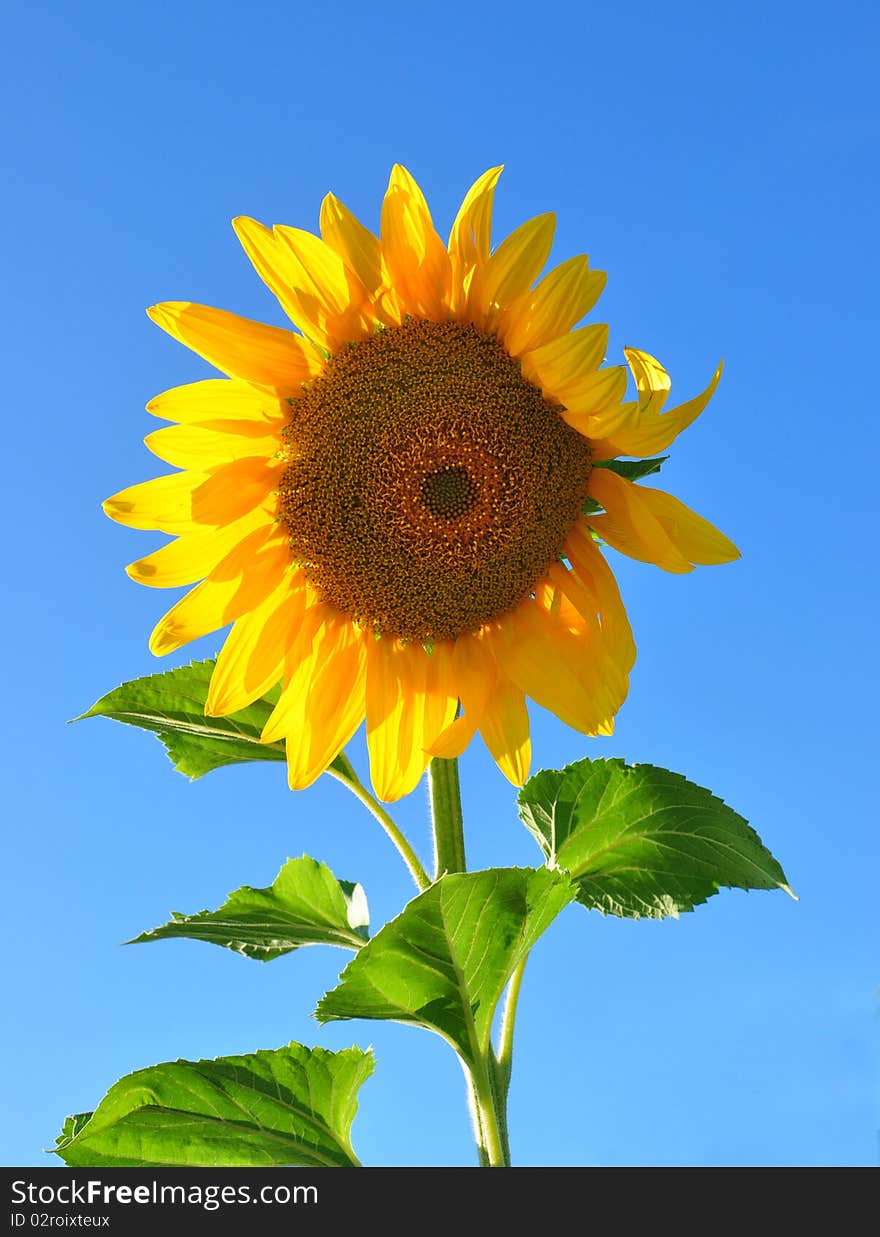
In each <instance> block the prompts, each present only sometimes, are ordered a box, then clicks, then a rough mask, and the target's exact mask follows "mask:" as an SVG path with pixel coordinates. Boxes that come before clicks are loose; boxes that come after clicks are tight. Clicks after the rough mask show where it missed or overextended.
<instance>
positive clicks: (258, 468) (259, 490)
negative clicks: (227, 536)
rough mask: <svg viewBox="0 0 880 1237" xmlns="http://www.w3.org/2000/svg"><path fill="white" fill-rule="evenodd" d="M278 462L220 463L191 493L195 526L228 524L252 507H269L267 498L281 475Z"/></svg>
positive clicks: (251, 460)
mask: <svg viewBox="0 0 880 1237" xmlns="http://www.w3.org/2000/svg"><path fill="white" fill-rule="evenodd" d="M284 468H285V465H284V462H283V461H281V460H266V459H256V460H255V459H244V460H233V462H232V463H231V464H222V465H221V466H220V467H219V468H217V469H215V470H214V471H213V472H212V473H211V474H210V475H209V476H207V477H205V478H204V479H203V480H202V483H201V485H199V486H197V488H196V489H194V490H193V493H192V504H191V518H192V522H193V523H194V524H214V525H220V524H228V523H229V521H230V520H234V519H237V517H238V516H240V515H244V514H245V513H246V512H248V511H250V510H252V509H253V508H256V507H259V506H263V505H264V504H265V505H266V509H267V510H268V509H270V508H271V507H272V502H271V499H270V498H269V496H270V494H271V493H272V491H273V490H274V489H275V487H276V486H277V485H278V482H279V480H280V478H281V476H282V474H283V472H284Z"/></svg>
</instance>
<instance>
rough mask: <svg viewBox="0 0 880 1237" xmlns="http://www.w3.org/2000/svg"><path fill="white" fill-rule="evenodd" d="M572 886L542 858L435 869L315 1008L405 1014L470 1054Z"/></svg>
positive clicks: (326, 1016) (335, 1014)
mask: <svg viewBox="0 0 880 1237" xmlns="http://www.w3.org/2000/svg"><path fill="white" fill-rule="evenodd" d="M573 896H574V890H573V889H572V886H571V882H570V881H569V879H568V877H567V876H564V875H562V874H561V873H559V872H551V871H549V870H548V869H546V868H544V869H542V868H538V869H534V868H491V869H489V870H488V871H485V872H468V873H459V874H455V875H448V876H444V877H443V878H442V879H441V880H439V881H437V882H436V884H434V885H432V886H431V888H430V889H427V890H426V891H425V892H424V893H421V894H419V896H418V897H417V898H414V899H413V900H412V902H410V903H409V904H408V905H407V906H406V907H405V908H404V909H403V911H402V912H401V914H400V915H398V916H397V918H396V919H393V920H392V921H391V922H390V923H388V924H386V925H385V927H384V928H382V929H380V931H379V932H377V934H376V935H375V936H374V937H373V939H372V940H371V941H370V943H369V944H368V945H365V946H364V947H363V949H362V950H361V951H360V953H358V954H357V956H356V957H355V958H354V959H353V960H352V961H351V962H350V963H349V964H348V966H347V967H346V968H345V970H344V971H343V972H342V975H341V976H340V983H339V986H338V987H337V988H334V989H333V990H332V991H331V992H328V993H327V995H326V996H325V997H324V998H323V1000H322V1001H321V1002H320V1004H319V1005H318V1008H317V1010H316V1011H315V1017H316V1018H317V1019H318V1021H319V1022H329V1021H331V1020H334V1019H343V1018H391V1019H394V1020H395V1021H397V1022H408V1023H414V1024H415V1025H417V1026H422V1027H427V1028H428V1029H429V1030H432V1031H436V1032H437V1033H438V1034H439V1035H442V1036H443V1037H444V1039H446V1040H448V1041H449V1042H450V1043H451V1044H452V1045H453V1047H455V1048H456V1049H457V1050H458V1052H459V1053H460V1054H461V1056H462V1058H463V1059H464V1060H465V1061H466V1062H468V1063H469V1064H474V1063H475V1062H476V1060H477V1058H478V1057H479V1056H480V1055H482V1054H485V1052H486V1050H487V1048H488V1046H489V1043H490V1035H491V1030H492V1019H493V1016H494V1014H495V1009H496V1007H497V1005H498V1001H499V999H500V997H501V994H502V992H503V991H504V988H505V985H506V984H507V981H508V980H509V979H510V976H511V975H512V973H513V971H514V970H515V968H516V966H517V964H518V963H519V962H520V961H522V959H523V958H525V956H526V955H527V954H528V951H529V950H530V949H531V948H532V946H533V945H534V943H535V941H536V940H537V939H538V937H539V936H540V935H541V933H542V932H543V931H544V930H545V928H547V927H548V926H549V924H550V923H551V922H552V921H553V919H555V918H556V916H557V915H558V914H559V912H560V911H561V910H562V908H563V907H564V906H566V905H567V904H568V903H569V902H570V901H571V900H572V898H573Z"/></svg>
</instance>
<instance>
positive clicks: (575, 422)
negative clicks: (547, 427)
mask: <svg viewBox="0 0 880 1237" xmlns="http://www.w3.org/2000/svg"><path fill="white" fill-rule="evenodd" d="M626 382H627V375H626V370H625V369H624V367H623V366H622V365H611V366H608V367H607V368H605V369H598V370H596V372H595V373H594V374H591V375H590V376H589V377H587V378H583V379H581V380H580V381H579V382H578V383H577V384H575V383H572V384H571V386H570V387H568V388H567V389H564V390H562V391H560V392H559V393H558V394H557V395H556V396H555V398H557V399H558V400H559V401H560V402H561V403H563V404H564V405H565V407H564V408H563V409H562V411H561V412H560V414H559V415H560V416H561V417H562V419H563V421H565V422H567V424H568V425H570V426H571V427H572V429H576V430H577V431H578V432H579V433H581V434H585V435H586V436H587V438H592V437H594V435H595V434H596V431H597V430H598V429H599V428H603V427H604V425H605V424H607V418H608V417H609V415H610V416H611V417H612V418H613V421H612V424H613V425H617V424H618V421H619V418H620V417H622V416H626V417H628V415H629V414H628V413H626V411H625V410H624V411H621V404H620V401H621V399H622V398H623V396H624V394H625V393H626Z"/></svg>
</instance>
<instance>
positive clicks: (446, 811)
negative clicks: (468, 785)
mask: <svg viewBox="0 0 880 1237" xmlns="http://www.w3.org/2000/svg"><path fill="white" fill-rule="evenodd" d="M428 795H429V797H430V800H431V824H432V826H433V830H434V880H439V878H440V877H441V876H442V875H443V873H444V872H466V871H467V862H466V859H465V853H464V822H463V819H462V814H461V787H460V785H459V781H458V760H443V759H442V758H440V757H439V756H435V757H434V759H433V760H432V761H431V763H430V764H429V765H428Z"/></svg>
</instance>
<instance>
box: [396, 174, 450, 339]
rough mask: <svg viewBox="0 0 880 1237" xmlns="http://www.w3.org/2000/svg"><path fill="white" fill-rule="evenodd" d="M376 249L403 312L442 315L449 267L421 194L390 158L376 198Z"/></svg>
mask: <svg viewBox="0 0 880 1237" xmlns="http://www.w3.org/2000/svg"><path fill="white" fill-rule="evenodd" d="M381 233H382V254H383V256H384V259H385V265H386V267H387V268H388V272H389V274H390V276H391V283H392V286H393V287H394V289H395V291H396V293H397V296H398V300H399V302H400V304H401V307H402V308H403V310H404V311H405V312H406V313H410V314H413V315H421V316H423V317H426V318H435V319H442V318H443V317H445V315H446V313H447V312H448V307H449V297H450V291H451V285H452V268H451V264H450V260H449V254H448V252H447V250H446V246H445V245H444V244H443V242H442V240H441V239H440V237H439V236H438V235H437V233H436V231H435V229H434V224H433V222H432V220H431V212H430V211H429V210H428V203H427V202H426V201H425V195H424V194H423V193H422V191H421V189H420V188H419V186H418V185H417V184H416V182H415V181H414V180H413V178H412V176H411V175H410V174H409V172H408V171H407V170H406V168H404V167H401V166H400V164H398V163H396V164H395V165H394V167H393V168H392V171H391V177H390V179H389V182H388V189H387V191H386V193H385V198H384V200H383V202H382V219H381Z"/></svg>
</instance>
